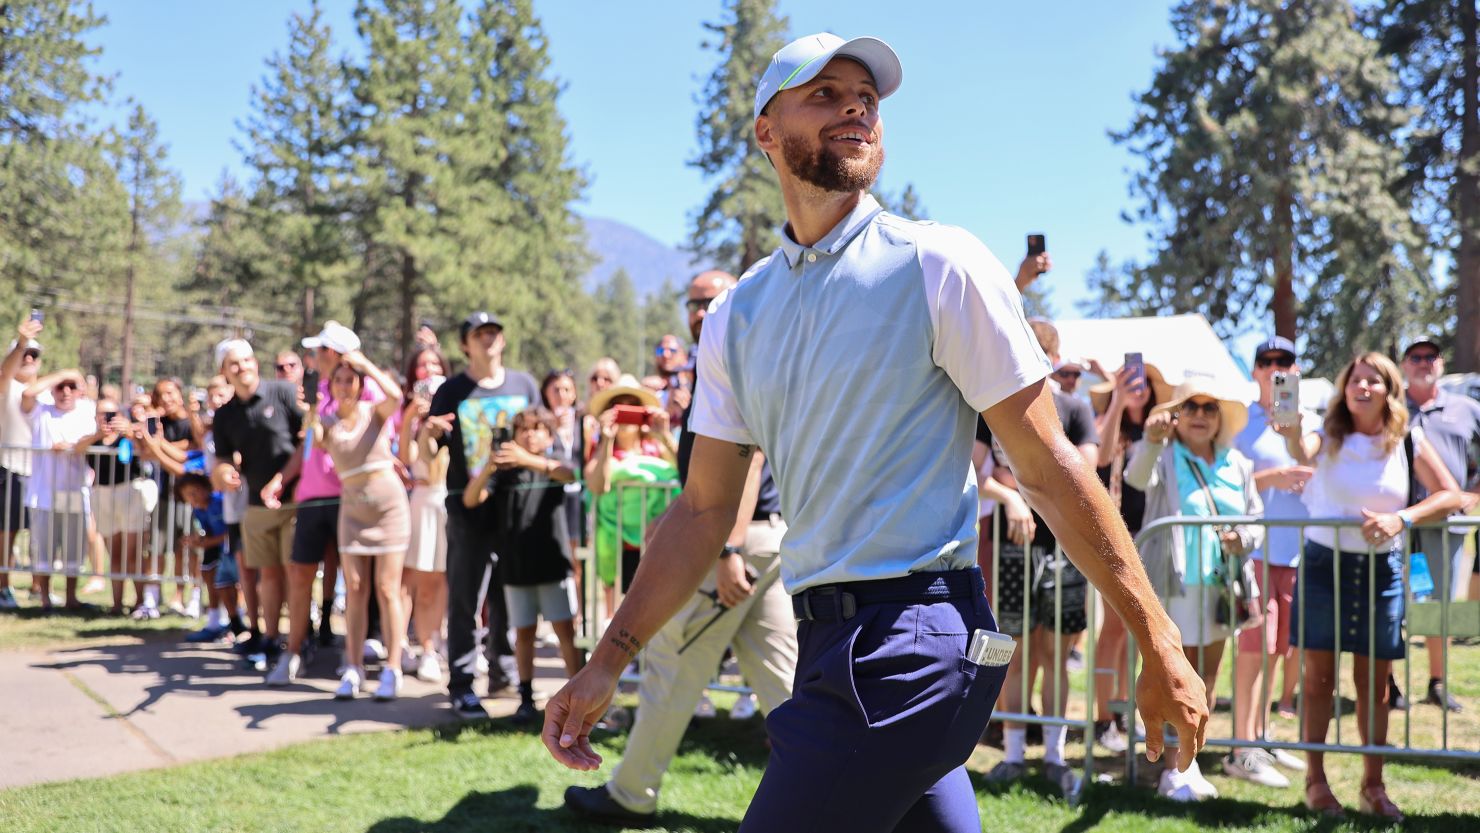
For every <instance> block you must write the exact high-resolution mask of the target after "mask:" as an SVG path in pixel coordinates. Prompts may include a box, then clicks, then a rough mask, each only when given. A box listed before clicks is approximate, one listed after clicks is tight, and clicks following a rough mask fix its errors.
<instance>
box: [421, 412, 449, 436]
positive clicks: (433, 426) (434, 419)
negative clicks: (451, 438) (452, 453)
mask: <svg viewBox="0 0 1480 833" xmlns="http://www.w3.org/2000/svg"><path fill="white" fill-rule="evenodd" d="M421 430H422V431H423V432H425V433H426V435H427V436H428V437H431V438H432V439H438V438H441V437H444V436H446V435H447V434H449V433H451V432H452V414H444V415H442V416H429V417H427V418H426V419H425V420H423V421H422V423H421Z"/></svg>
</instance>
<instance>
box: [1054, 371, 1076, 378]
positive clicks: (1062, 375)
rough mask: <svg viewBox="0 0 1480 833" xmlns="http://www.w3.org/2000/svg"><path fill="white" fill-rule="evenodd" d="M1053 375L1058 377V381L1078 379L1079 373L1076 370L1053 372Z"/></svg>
mask: <svg viewBox="0 0 1480 833" xmlns="http://www.w3.org/2000/svg"><path fill="white" fill-rule="evenodd" d="M1053 375H1055V376H1057V377H1059V378H1060V379H1078V378H1079V376H1080V373H1079V371H1077V370H1055V371H1054V372H1053Z"/></svg>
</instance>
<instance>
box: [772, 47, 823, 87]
mask: <svg viewBox="0 0 1480 833" xmlns="http://www.w3.org/2000/svg"><path fill="white" fill-rule="evenodd" d="M821 57H822V56H821V55H815V56H813V57H812V58H811V59H809V60H808V61H807V62H806V63H805V64H802V65H801V66H799V67H797V68H796V69H794V70H792V71H791V74H790V75H788V76H786V80H785V81H782V82H781V86H779V87H777V88H776V89H777V90H778V91H779V90H784V89H786V85H787V84H790V83H791V79H793V78H795V77H797V73H799V72H801V71H802V70H804V69H806V68H807V67H809V66H811V65H812V64H813V63H815V62H816V61H817V59H818V58H821Z"/></svg>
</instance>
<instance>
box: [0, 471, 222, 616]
mask: <svg viewBox="0 0 1480 833" xmlns="http://www.w3.org/2000/svg"><path fill="white" fill-rule="evenodd" d="M0 462H3V463H5V464H7V465H5V469H6V471H7V472H9V474H10V476H6V477H4V478H3V482H0V501H3V502H0V573H9V574H32V575H39V576H48V577H49V576H63V577H67V578H74V577H75V578H79V579H91V578H102V579H106V580H109V581H125V582H128V581H132V582H137V583H141V584H143V583H147V584H184V585H191V586H197V585H198V584H199V576H197V575H194V574H193V571H192V570H190V569H186V566H187V563H188V561H189V558H188V556H189V554H188V553H186V552H182V551H180V550H181V548H180V547H179V546H178V542H179V541H180V539H181V537H182V536H184V535H185V534H187V533H189V532H190V531H191V530H192V529H193V521H192V517H191V513H190V507H189V506H188V505H187V504H185V503H183V502H181V501H179V500H178V499H177V498H176V497H175V495H174V494H173V489H171V488H169V486H170V484H171V483H172V482H173V478H171V477H169V476H168V475H167V474H165V473H164V472H163V471H162V470H160V469H159V468H158V466H157V465H151V464H148V463H146V462H145V461H143V460H140V459H138V458H136V457H133V456H132V455H130V454H128V452H126V451H121V450H120V449H119V448H118V447H116V446H114V447H103V446H94V447H91V448H87V449H84V450H73V449H38V448H27V447H17V446H0ZM53 592H55V591H54V590H53Z"/></svg>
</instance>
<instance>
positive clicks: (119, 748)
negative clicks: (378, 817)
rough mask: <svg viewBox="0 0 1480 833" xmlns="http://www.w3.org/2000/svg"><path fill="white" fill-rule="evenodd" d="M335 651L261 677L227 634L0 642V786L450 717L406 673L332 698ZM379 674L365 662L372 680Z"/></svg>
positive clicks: (549, 679) (543, 674)
mask: <svg viewBox="0 0 1480 833" xmlns="http://www.w3.org/2000/svg"><path fill="white" fill-rule="evenodd" d="M541 654H549V656H542V657H541V658H540V660H539V661H538V663H537V666H536V673H535V693H536V697H537V698H538V699H541V700H543V699H544V698H546V697H549V696H550V695H551V694H553V693H554V692H555V691H556V690H557V689H558V688H559V687H560V685H561V683H562V682H563V681H564V676H565V674H564V670H563V668H562V667H561V665H560V661H559V659H558V658H557V657H556V656H554V652H553V651H541ZM338 660H339V651H338V650H337V649H330V650H321V651H319V653H318V656H317V658H316V659H315V660H314V663H313V665H312V666H311V667H310V668H308V669H307V672H306V674H305V676H304V677H303V678H301V679H300V680H299V681H298V682H297V683H296V684H294V685H292V686H287V687H284V688H269V687H267V686H266V685H264V684H263V682H262V675H261V674H259V673H256V672H254V671H252V670H250V669H249V668H248V667H247V666H246V665H245V663H243V662H242V661H241V660H240V659H239V658H238V657H237V656H236V655H235V654H233V653H231V651H230V650H229V649H228V648H226V647H225V646H224V645H222V646H210V647H202V646H194V645H186V644H181V643H175V642H151V643H146V644H132V645H105V646H91V647H82V648H66V649H58V650H51V651H40V652H5V653H0V789H5V788H9V787H16V786H20V785H23V784H37V783H43V782H48V781H63V780H68V779H72V778H87V777H95V776H101V775H112V774H115V773H119V772H129V771H133V770H140V769H150V768H154V767H163V766H170V765H172V764H176V763H181V762H185V761H196V760H203V759H208V758H224V757H230V756H233V755H239V754H242V753H244V752H259V751H263V750H267V749H275V748H278V747H281V746H287V745H290V744H295V743H302V742H304V741H309V740H315V739H318V738H324V737H331V736H333V735H340V734H347V733H351V732H374V731H383V730H387V729H401V728H406V727H414V726H431V725H435V724H438V723H443V722H447V721H450V720H455V719H456V718H455V717H454V716H453V715H452V712H451V711H450V710H449V708H448V702H447V694H446V689H445V688H444V687H442V686H440V685H432V684H429V683H424V682H421V681H420V680H417V679H416V678H415V677H412V676H410V675H407V676H406V678H405V684H404V686H403V688H402V691H401V696H400V698H398V699H397V700H395V701H392V702H388V703H377V702H375V701H373V700H372V699H371V698H370V696H369V695H364V696H362V697H361V698H359V699H356V700H354V701H351V702H340V701H336V700H334V699H333V692H334V689H335V688H336V687H337V686H338V680H337V679H336V678H335V677H334V676H333V674H334V669H335V666H336V665H337V664H338ZM378 673H379V670H378V669H377V668H374V667H373V666H372V669H371V670H370V671H368V672H367V676H369V678H370V680H371V681H372V685H373V681H374V680H375V678H376V675H377V674H378ZM482 685H483V683H482V681H481V680H480V681H479V682H478V690H479V691H481V690H482ZM517 705H518V697H517V695H516V694H515V693H513V691H512V690H505V691H504V692H501V693H500V695H499V696H498V697H495V698H493V699H489V700H485V701H484V706H485V707H487V708H488V710H489V712H490V713H492V714H493V715H494V716H495V717H504V716H507V715H509V714H512V713H513V711H514V708H515V706H517Z"/></svg>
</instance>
